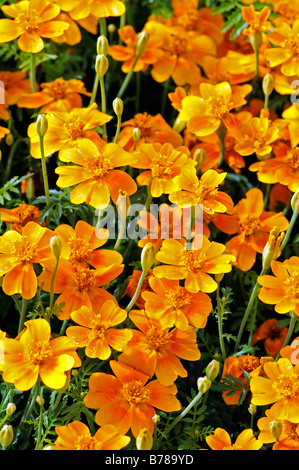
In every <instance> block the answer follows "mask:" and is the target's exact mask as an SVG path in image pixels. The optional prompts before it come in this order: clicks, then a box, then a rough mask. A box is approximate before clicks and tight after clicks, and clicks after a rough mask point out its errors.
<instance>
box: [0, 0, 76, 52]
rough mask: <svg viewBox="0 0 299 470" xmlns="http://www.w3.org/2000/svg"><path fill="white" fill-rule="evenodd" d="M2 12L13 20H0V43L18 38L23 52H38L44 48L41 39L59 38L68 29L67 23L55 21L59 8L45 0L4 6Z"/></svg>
mask: <svg viewBox="0 0 299 470" xmlns="http://www.w3.org/2000/svg"><path fill="white" fill-rule="evenodd" d="M2 10H3V11H4V13H5V14H6V15H8V16H10V17H12V18H13V20H11V19H6V18H5V19H2V20H0V43H3V42H5V43H6V42H10V41H13V40H14V39H17V38H19V39H18V45H19V48H20V49H21V50H22V51H24V52H31V53H37V52H40V51H41V50H43V48H44V41H43V39H42V38H53V37H56V36H60V35H61V34H62V33H63V31H65V30H66V29H67V28H68V27H69V25H68V23H65V22H64V21H57V20H56V19H55V18H56V17H57V15H58V14H59V12H60V8H59V6H58V5H54V4H51V2H49V1H47V0H46V1H43V2H40V1H38V0H22V1H20V2H19V3H15V4H13V5H4V6H3V7H2Z"/></svg>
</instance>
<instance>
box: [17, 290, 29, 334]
mask: <svg viewBox="0 0 299 470" xmlns="http://www.w3.org/2000/svg"><path fill="white" fill-rule="evenodd" d="M26 313H27V300H26V299H23V298H22V307H21V314H20V321H19V329H18V334H20V333H21V331H22V330H23V328H24V323H25V318H26Z"/></svg>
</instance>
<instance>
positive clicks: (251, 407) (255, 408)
mask: <svg viewBox="0 0 299 470" xmlns="http://www.w3.org/2000/svg"><path fill="white" fill-rule="evenodd" d="M256 410H257V406H256V405H253V404H252V403H250V405H249V407H248V411H249V413H250V414H251V415H252V416H253V415H255V413H256Z"/></svg>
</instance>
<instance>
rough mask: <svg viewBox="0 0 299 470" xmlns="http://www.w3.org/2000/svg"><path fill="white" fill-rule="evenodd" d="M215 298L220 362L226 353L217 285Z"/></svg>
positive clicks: (221, 307)
mask: <svg viewBox="0 0 299 470" xmlns="http://www.w3.org/2000/svg"><path fill="white" fill-rule="evenodd" d="M216 296H217V317H218V335H219V343H220V349H221V355H222V360H223V361H225V359H226V351H225V345H224V340H223V306H222V305H221V303H220V295H219V284H218V287H217V291H216Z"/></svg>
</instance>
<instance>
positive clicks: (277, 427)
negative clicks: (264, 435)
mask: <svg viewBox="0 0 299 470" xmlns="http://www.w3.org/2000/svg"><path fill="white" fill-rule="evenodd" d="M270 431H271V433H272V435H273V436H274V437H275V440H276V442H277V441H278V440H279V438H280V435H281V433H282V422H281V421H271V423H270Z"/></svg>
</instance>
